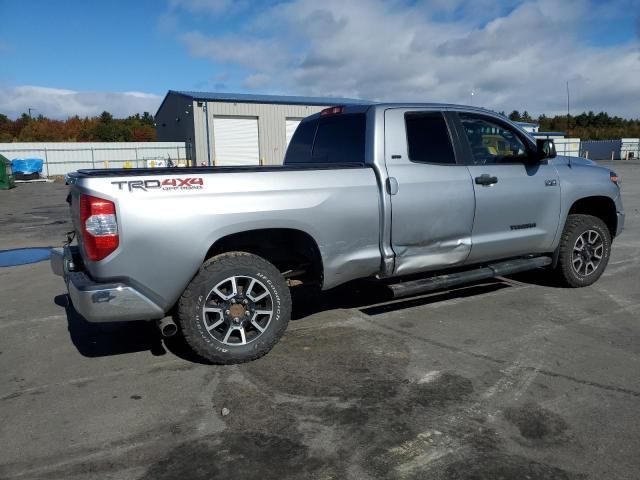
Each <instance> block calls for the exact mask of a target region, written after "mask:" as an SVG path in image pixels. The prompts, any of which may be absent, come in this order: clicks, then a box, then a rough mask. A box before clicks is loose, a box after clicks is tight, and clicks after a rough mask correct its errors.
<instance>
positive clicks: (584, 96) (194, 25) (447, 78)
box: [0, 0, 640, 118]
mask: <svg viewBox="0 0 640 480" xmlns="http://www.w3.org/2000/svg"><path fill="white" fill-rule="evenodd" d="M0 18H2V19H3V20H4V21H3V22H2V23H3V26H2V29H0V113H5V114H7V115H9V116H11V117H15V116H17V115H20V114H21V113H23V112H25V111H27V109H28V108H31V109H33V110H32V111H35V114H40V113H41V114H44V115H48V116H53V117H60V118H64V117H66V116H69V115H75V114H79V115H94V114H97V113H99V112H101V111H102V110H109V111H111V112H113V113H114V114H115V115H117V116H122V115H127V114H130V113H134V112H142V111H145V110H146V111H150V112H152V113H155V110H156V109H157V107H158V105H159V103H160V101H161V100H162V97H163V96H164V94H165V93H166V91H167V90H169V89H174V90H206V91H227V92H250V93H277V94H289V95H322V96H347V97H358V98H365V99H371V100H385V101H395V100H399V101H402V100H412V101H435V102H453V103H464V104H473V105H478V106H483V107H487V108H491V109H493V110H505V111H507V112H508V111H511V110H513V109H518V110H525V109H526V110H528V111H529V112H530V113H532V114H536V115H537V114H540V113H546V114H555V113H563V112H566V105H567V104H566V102H567V96H566V82H567V81H568V82H569V87H570V94H571V111H572V113H579V112H582V111H588V110H594V111H600V110H605V111H608V112H609V113H612V114H617V115H622V116H626V117H634V118H637V117H640V0H608V1H596V0H572V1H562V0H530V1H518V0H502V1H497V0H476V1H472V2H465V1H461V0H389V1H380V0H323V1H317V0H290V1H282V2H276V1H267V0H237V1H234V0H166V1H160V0H138V1H126V0H117V1H110V2H86V1H79V0H78V1H73V0H69V1H65V2H50V1H45V0H42V1H30V0H22V1H20V2H18V1H9V0H0Z"/></svg>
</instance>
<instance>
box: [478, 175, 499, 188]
mask: <svg viewBox="0 0 640 480" xmlns="http://www.w3.org/2000/svg"><path fill="white" fill-rule="evenodd" d="M494 183H498V177H492V176H491V175H489V174H487V173H483V174H482V175H480V176H479V177H476V185H485V186H488V185H493V184H494Z"/></svg>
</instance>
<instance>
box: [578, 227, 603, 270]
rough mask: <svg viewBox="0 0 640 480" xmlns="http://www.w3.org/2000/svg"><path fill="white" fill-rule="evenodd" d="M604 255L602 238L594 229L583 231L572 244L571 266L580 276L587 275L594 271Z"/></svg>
mask: <svg viewBox="0 0 640 480" xmlns="http://www.w3.org/2000/svg"><path fill="white" fill-rule="evenodd" d="M603 256H604V240H603V239H602V236H601V235H600V233H598V232H596V231H595V230H587V231H585V232H583V233H582V234H581V235H580V236H579V237H578V238H577V239H576V242H575V243H574V245H573V251H572V252H571V266H572V268H573V271H574V272H575V273H577V274H578V275H580V276H581V277H587V276H589V275H591V274H593V272H595V271H596V270H597V269H598V267H599V266H600V262H602V257H603Z"/></svg>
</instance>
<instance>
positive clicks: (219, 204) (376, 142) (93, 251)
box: [51, 104, 624, 364]
mask: <svg viewBox="0 0 640 480" xmlns="http://www.w3.org/2000/svg"><path fill="white" fill-rule="evenodd" d="M67 182H68V184H69V196H68V202H69V204H70V210H71V216H72V219H73V225H74V228H75V240H73V241H68V242H67V244H66V245H65V246H64V248H59V249H54V250H53V253H52V256H51V264H52V268H53V271H54V272H55V273H57V274H58V275H61V276H62V277H64V279H65V282H66V285H67V288H68V291H69V296H70V299H71V301H72V303H73V306H74V307H75V309H76V310H77V312H79V313H80V314H81V315H82V316H83V317H84V318H85V319H86V320H87V321H89V322H118V321H130V320H152V321H157V322H158V324H159V326H160V329H161V331H162V332H163V334H165V335H171V334H174V333H176V332H181V334H182V335H183V336H184V338H185V340H186V342H187V343H188V345H189V346H190V347H191V348H192V349H193V350H194V351H195V352H196V353H197V354H198V355H200V356H201V357H203V358H205V359H207V360H209V361H210V362H213V363H220V364H230V363H239V362H246V361H249V360H253V359H256V358H258V357H260V356H262V355H264V354H265V353H267V352H268V351H269V350H270V349H271V348H272V347H273V346H274V345H275V344H276V342H277V341H278V340H279V339H280V337H281V336H282V334H283V333H284V331H285V329H286V327H287V324H288V322H289V318H290V314H291V295H290V291H289V289H290V287H291V288H293V285H299V284H301V283H302V284H312V285H313V284H315V285H317V286H319V287H320V288H321V289H330V288H332V287H335V286H337V285H340V284H343V283H345V282H348V281H350V280H354V279H360V278H371V279H374V280H376V281H380V282H384V284H385V287H384V288H388V289H389V291H390V292H392V293H393V295H394V296H395V297H401V296H406V295H415V294H420V293H423V292H427V291H430V290H434V289H438V288H447V287H451V286H454V285H458V284H462V283H465V282H475V281H479V280H483V279H488V278H491V277H497V276H503V275H509V274H512V273H516V272H521V271H525V270H531V269H537V268H546V269H547V270H548V271H549V274H552V275H555V276H557V277H558V279H559V281H560V282H561V283H563V284H564V285H566V286H568V287H583V286H587V285H591V284H592V283H593V282H595V281H596V280H597V279H598V278H599V277H600V276H601V275H602V273H603V271H604V269H605V268H606V265H607V262H608V260H609V256H610V253H611V242H612V240H613V238H614V237H616V236H617V235H619V234H620V232H621V231H622V228H623V224H624V213H623V207H622V201H621V196H620V184H619V179H618V176H617V175H616V174H615V172H613V171H611V170H610V169H608V168H605V167H602V166H598V165H596V164H595V163H593V162H591V161H588V160H585V159H579V158H569V157H561V156H557V155H556V152H555V148H554V146H553V143H552V142H550V141H548V140H540V139H539V140H537V141H536V140H534V139H533V138H532V137H530V136H529V135H528V134H527V133H526V132H524V131H523V130H521V129H520V128H519V127H518V126H516V125H515V124H513V123H512V122H510V121H509V120H507V119H506V118H504V117H503V116H501V115H498V114H496V113H494V112H491V111H487V110H484V109H479V108H473V107H462V106H456V105H441V104H373V105H372V104H368V105H349V106H335V107H331V108H328V109H325V110H323V111H322V112H320V113H318V114H315V115H312V116H310V117H308V118H306V119H305V120H303V121H302V122H301V123H300V125H299V127H298V129H297V130H296V132H295V134H294V136H293V138H292V140H291V142H290V145H289V147H288V150H287V152H286V156H285V158H284V163H283V165H280V166H261V167H198V168H179V169H178V168H175V169H167V168H157V169H128V170H127V169H109V170H78V171H77V172H73V173H71V174H69V175H68V177H67ZM417 274H420V275H417Z"/></svg>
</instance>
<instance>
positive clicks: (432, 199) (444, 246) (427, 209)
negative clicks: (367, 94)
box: [385, 108, 475, 274]
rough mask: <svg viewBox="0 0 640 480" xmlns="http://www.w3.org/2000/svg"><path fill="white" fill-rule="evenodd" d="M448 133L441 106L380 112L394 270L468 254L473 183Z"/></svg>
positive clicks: (424, 266) (456, 259)
mask: <svg viewBox="0 0 640 480" xmlns="http://www.w3.org/2000/svg"><path fill="white" fill-rule="evenodd" d="M452 135H453V130H452V129H450V128H449V125H448V124H447V121H446V120H445V115H444V114H443V112H441V111H438V110H430V109H424V108H390V109H388V110H386V111H385V162H386V166H387V173H388V175H389V181H388V182H387V186H386V188H387V193H388V194H389V195H390V198H391V209H392V212H391V216H392V227H391V246H392V248H393V251H394V253H395V269H394V273H395V274H408V273H412V272H418V271H425V270H428V269H437V268H440V267H445V266H451V265H457V264H460V263H463V262H464V261H465V260H466V259H467V257H468V256H469V253H470V251H471V230H472V227H473V217H474V209H475V199H474V192H473V184H472V180H471V176H470V174H469V171H468V169H467V167H466V166H465V165H464V163H463V162H462V159H461V158H460V155H458V154H457V153H458V152H456V149H457V145H456V144H455V143H454V141H453V137H452Z"/></svg>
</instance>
